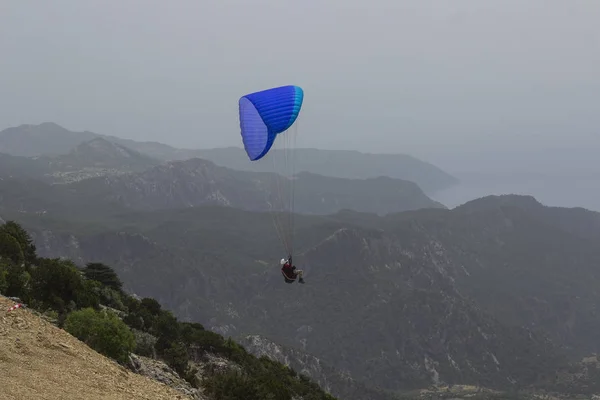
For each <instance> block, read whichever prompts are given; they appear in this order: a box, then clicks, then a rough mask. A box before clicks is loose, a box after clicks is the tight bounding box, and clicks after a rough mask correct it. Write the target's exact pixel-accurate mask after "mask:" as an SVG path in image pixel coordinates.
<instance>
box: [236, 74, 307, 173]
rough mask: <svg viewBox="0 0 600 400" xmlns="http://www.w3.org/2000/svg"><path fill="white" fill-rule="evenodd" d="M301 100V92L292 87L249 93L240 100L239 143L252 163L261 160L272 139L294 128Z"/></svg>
mask: <svg viewBox="0 0 600 400" xmlns="http://www.w3.org/2000/svg"><path fill="white" fill-rule="evenodd" d="M303 100H304V91H303V90H302V88H300V87H299V86H293V85H289V86H281V87H276V88H273V89H267V90H263V91H260V92H255V93H250V94H247V95H245V96H242V97H241V98H240V100H239V111H240V129H241V134H242V142H243V143H244V149H245V150H246V153H247V154H248V157H249V158H250V160H251V161H256V160H260V159H261V158H262V157H264V156H265V154H267V153H268V152H269V150H270V149H271V146H273V142H274V140H275V137H276V136H277V135H278V134H280V133H281V132H284V131H286V130H287V129H288V128H289V127H291V126H292V125H293V124H294V122H295V121H296V118H298V114H300V109H301V108H302V101H303Z"/></svg>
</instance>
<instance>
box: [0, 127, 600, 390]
mask: <svg viewBox="0 0 600 400" xmlns="http://www.w3.org/2000/svg"><path fill="white" fill-rule="evenodd" d="M15 129H16V130H15ZM38 141H39V142H38ZM24 143H26V144H24ZM50 143H52V145H50ZM36 146H37V147H36ZM44 148H46V149H50V150H52V152H53V153H54V154H45V153H44ZM0 151H1V152H2V153H4V154H2V155H0V167H1V168H0V178H1V180H0V217H2V219H3V220H5V221H6V220H11V219H14V220H17V221H18V222H19V223H22V224H23V226H24V227H26V229H27V230H28V231H29V232H31V234H32V236H33V237H34V239H35V244H36V246H37V248H38V252H39V253H40V254H41V255H43V256H46V257H68V258H70V259H72V260H74V261H75V262H77V263H80V264H82V263H86V262H91V261H94V262H103V263H106V264H108V265H111V266H114V268H115V269H116V271H117V272H118V274H119V277H120V278H121V279H122V280H123V282H124V285H125V287H126V289H127V290H128V291H131V292H133V293H136V294H137V295H140V296H150V297H153V298H156V299H157V300H158V301H159V302H160V303H162V304H164V305H165V306H166V307H168V308H169V309H170V310H173V312H174V313H175V314H176V315H177V316H178V317H179V318H182V319H184V320H188V321H197V322H200V323H202V324H203V325H204V326H206V327H207V328H210V329H211V330H214V331H215V332H218V333H220V334H223V335H225V336H232V337H234V338H238V339H239V340H241V341H242V343H244V344H245V345H247V346H248V348H250V349H252V351H253V352H255V353H256V354H262V355H268V356H269V357H273V358H274V359H277V360H279V361H283V362H285V363H288V364H290V365H294V366H295V367H294V368H297V369H300V370H303V371H305V372H306V373H307V374H308V375H309V376H311V377H312V378H313V379H315V380H316V381H318V382H319V383H320V384H321V385H322V387H324V388H326V390H328V391H330V392H331V393H333V394H334V395H337V396H340V398H348V399H349V398H360V399H362V398H364V399H380V400H391V399H394V398H395V396H397V395H398V394H405V395H406V394H408V393H415V392H412V391H415V390H420V389H425V388H429V389H431V388H448V387H449V386H452V385H460V384H465V385H472V386H474V387H480V388H486V389H489V390H497V391H501V392H508V393H513V394H514V393H517V392H519V393H521V395H523V396H527V395H528V394H531V393H533V392H540V391H542V390H545V391H554V392H560V393H562V396H563V397H561V398H566V397H564V396H566V395H568V394H569V393H570V394H574V393H578V394H580V395H581V394H583V395H588V396H589V395H591V394H592V393H596V392H597V391H598V387H599V384H598V382H600V381H597V380H596V378H595V375H594V373H593V371H594V370H592V369H590V368H589V365H588V364H585V363H582V360H583V359H584V358H585V359H586V360H589V357H593V354H595V353H596V352H597V351H598V348H597V340H596V337H597V335H596V332H598V331H599V330H600V325H599V323H598V320H597V318H596V316H597V309H598V306H599V305H600V296H599V294H598V291H597V287H598V286H599V285H600V274H599V273H598V265H600V250H599V249H598V247H597V242H598V239H599V238H600V214H598V213H596V212H593V211H589V210H586V209H582V208H560V207H548V206H545V205H543V204H541V203H540V202H538V201H537V200H536V199H535V198H534V197H531V196H516V195H502V196H485V197H482V198H479V199H477V200H473V201H470V202H467V203H465V204H462V205H460V206H458V207H451V208H450V209H448V208H447V207H445V206H444V205H443V204H440V203H438V202H436V201H434V200H432V198H431V197H429V195H428V191H433V192H435V191H439V190H443V189H442V188H444V187H449V186H448V185H452V184H456V182H457V181H456V180H455V178H453V177H451V176H450V175H448V174H446V173H445V172H443V171H441V170H439V169H437V168H436V167H434V166H431V165H430V164H426V163H421V162H420V161H418V160H415V159H413V158H405V157H404V156H394V157H392V156H382V157H381V159H378V157H379V156H378V155H368V156H367V155H361V154H358V153H352V152H330V153H328V152H327V151H316V152H314V153H311V152H312V150H302V149H300V150H298V152H299V153H300V152H301V151H306V153H304V156H303V157H304V158H308V155H310V154H314V158H313V160H317V161H318V160H321V161H318V162H317V161H315V162H314V163H310V162H306V164H304V165H305V167H304V168H305V169H308V167H307V166H309V165H311V166H312V167H313V168H314V169H315V171H319V172H321V173H318V172H315V171H310V170H305V171H304V172H301V173H299V174H298V178H297V181H296V191H297V199H296V202H297V204H296V208H295V210H296V212H297V214H296V216H295V220H296V222H295V227H296V229H295V241H296V246H295V247H296V249H297V250H296V254H295V262H296V264H297V265H298V266H299V267H301V268H302V269H303V270H304V271H305V273H306V275H305V277H306V281H307V283H306V285H295V284H293V285H285V284H284V283H283V281H282V278H281V274H280V272H279V266H278V265H277V260H279V259H280V258H281V257H282V256H284V255H283V254H281V253H282V251H281V246H280V244H279V239H278V237H277V233H276V232H275V230H274V228H273V219H272V215H271V214H272V213H271V212H270V210H269V208H268V207H267V204H268V203H267V202H266V201H265V193H269V190H270V189H269V185H270V184H272V183H273V182H276V181H277V179H282V178H277V177H275V176H274V175H273V174H272V173H271V172H269V171H267V170H260V169H257V170H253V169H252V168H250V167H248V168H244V166H243V165H242V163H241V161H239V163H240V164H237V165H234V164H235V162H238V161H237V160H238V156H236V154H237V153H238V150H236V149H220V150H207V151H204V150H201V151H198V152H203V151H204V152H205V153H204V155H205V157H201V153H198V152H196V151H192V150H178V149H173V148H170V147H168V146H165V145H161V144H157V143H137V142H131V141H124V140H121V139H117V138H111V137H105V136H100V135H96V134H92V133H89V132H88V133H85V132H84V133H81V134H80V133H73V132H69V131H66V130H64V129H62V128H60V127H58V126H57V125H54V124H42V125H39V126H25V127H19V128H14V129H12V130H10V131H9V132H8V133H7V132H6V131H3V132H2V133H0ZM210 158H212V159H210ZM301 158H302V157H299V159H301ZM228 160H229V161H228ZM360 160H363V161H360ZM372 160H379V161H377V162H375V161H373V162H372ZM360 163H364V165H366V166H367V167H365V168H363V167H362V166H361V165H363V164H360ZM221 164H223V165H221ZM224 164H228V166H224ZM352 165H354V166H357V165H359V166H361V167H360V168H356V169H352V168H351V167H350V166H352ZM369 165H370V166H371V167H372V169H371V170H370V171H368V166H369ZM400 166H402V167H400ZM234 167H237V169H236V168H234ZM363 169H364V170H365V171H363ZM359 171H362V173H363V175H362V176H356V175H358V172H359ZM391 171H393V173H392V172H391ZM328 173H329V174H328ZM344 174H346V176H342V175H344ZM334 175H340V176H334ZM409 177H412V179H414V180H411V179H409ZM274 178H275V179H274ZM269 182H270V183H269ZM421 186H424V187H428V188H429V189H427V190H426V189H423V188H422V187H421ZM267 198H268V196H267ZM586 357H587V358H586ZM444 390H446V389H444ZM448 390H450V389H448ZM449 393H450V392H449ZM486 393H487V392H486ZM473 394H474V393H470V395H473ZM455 395H456V396H458V394H456V393H455ZM353 396H355V397H353ZM419 396H420V395H419ZM461 396H462V395H461ZM457 398H459V397H457ZM482 398H485V397H482ZM523 398H525V397H523Z"/></svg>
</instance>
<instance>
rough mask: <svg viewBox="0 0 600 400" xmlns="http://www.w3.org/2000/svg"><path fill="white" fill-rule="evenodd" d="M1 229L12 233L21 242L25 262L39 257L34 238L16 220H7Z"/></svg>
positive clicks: (33, 260)
mask: <svg viewBox="0 0 600 400" xmlns="http://www.w3.org/2000/svg"><path fill="white" fill-rule="evenodd" d="M0 231H2V232H4V233H7V234H9V235H11V236H12V237H13V238H15V240H16V241H17V243H18V244H19V246H20V248H21V251H22V252H23V257H24V259H25V262H27V263H30V264H31V263H34V262H35V260H36V259H37V254H36V248H35V245H34V244H33V239H32V238H31V236H29V233H27V231H26V230H25V229H23V228H22V227H21V225H19V224H17V223H16V222H15V221H7V222H6V223H5V224H4V225H2V226H1V227H0Z"/></svg>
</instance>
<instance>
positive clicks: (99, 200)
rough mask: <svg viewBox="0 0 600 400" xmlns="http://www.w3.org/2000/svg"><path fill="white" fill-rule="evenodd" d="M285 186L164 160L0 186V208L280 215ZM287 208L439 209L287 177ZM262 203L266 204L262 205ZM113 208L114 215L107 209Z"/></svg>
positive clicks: (340, 184)
mask: <svg viewBox="0 0 600 400" xmlns="http://www.w3.org/2000/svg"><path fill="white" fill-rule="evenodd" d="M278 180H279V182H280V184H281V185H280V186H281V187H285V185H289V183H288V182H285V179H284V178H283V177H277V176H275V175H274V174H268V173H252V172H244V171H236V170H232V169H229V168H225V167H219V166H217V165H215V164H214V163H212V162H210V161H207V160H202V159H190V160H186V161H176V162H169V163H166V164H160V165H156V166H154V167H151V168H149V169H146V170H143V171H142V172H139V173H133V172H122V173H118V174H108V175H104V176H100V177H95V178H88V179H83V180H78V181H75V182H72V183H71V184H67V185H49V184H47V183H44V182H42V181H35V180H34V179H33V178H32V179H30V180H29V181H27V183H25V181H24V180H19V179H16V178H14V179H12V180H4V181H0V188H4V189H3V192H4V194H3V196H2V197H4V198H5V200H3V201H0V210H2V209H5V210H11V209H12V210H15V209H18V210H20V211H21V212H26V213H34V214H35V213H44V214H45V213H48V214H50V215H53V214H56V215H62V216H65V214H73V213H74V212H75V211H76V210H77V209H80V210H81V211H82V213H83V214H85V212H86V210H87V212H88V214H90V215H94V214H100V213H111V212H115V211H118V210H138V211H139V210H158V209H162V208H182V207H183V208H185V207H196V206H200V205H210V204H217V205H224V206H228V207H236V208H240V209H245V210H254V211H284V210H285V209H287V208H286V207H288V201H287V200H286V193H287V192H285V191H283V192H282V193H279V191H278V190H277V189H278ZM295 191H296V193H297V196H296V200H295V211H296V212H298V213H314V214H328V213H331V212H336V211H339V210H340V209H343V208H351V209H356V210H359V211H367V212H376V213H380V214H385V213H389V212H398V211H403V210H407V209H413V208H428V207H434V208H437V207H444V206H443V205H441V204H439V203H437V202H435V201H433V200H431V199H430V198H428V197H427V196H426V195H425V194H424V193H423V192H422V191H421V190H420V189H419V187H418V186H417V185H416V184H414V183H412V182H405V181H400V180H393V179H389V178H378V179H367V180H347V179H340V178H330V177H320V176H317V175H312V174H307V173H303V174H299V175H298V177H297V178H296V180H295ZM374 198H375V199H374ZM269 203H271V204H273V206H270V205H269ZM111 207H114V210H112V209H111Z"/></svg>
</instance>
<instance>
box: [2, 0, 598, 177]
mask: <svg viewBox="0 0 600 400" xmlns="http://www.w3.org/2000/svg"><path fill="white" fill-rule="evenodd" d="M599 21H600V1H598V0H437V1H432V0H410V1H408V0H406V1H403V0H369V1H365V0H301V1H298V0H296V1H292V0H174V1H164V0H161V1H158V0H137V1H133V0H85V1H83V0H70V1H68V0H52V1H30V0H4V1H0V129H3V128H6V127H9V126H15V125H19V124H22V123H40V122H44V121H53V122H56V123H58V124H60V125H63V126H64V127H66V128H68V129H71V130H91V131H95V132H98V133H105V134H112V135H116V136H121V137H126V138H132V139H146V140H156V141H160V142H164V143H168V144H171V145H175V146H181V147H216V146H227V145H240V144H241V141H240V137H239V125H238V115H237V112H238V111H237V101H238V98H239V97H240V96H241V95H243V94H246V93H248V92H252V91H256V90H261V89H266V88H269V87H273V86H278V85H285V84H297V85H300V86H302V87H303V88H304V90H305V104H304V108H303V111H302V114H301V118H300V127H299V137H298V146H303V147H307V146H309V147H318V148H342V149H357V150H363V151H369V152H402V153H409V154H412V155H415V156H417V157H422V158H425V159H426V160H428V161H431V162H433V163H436V164H438V165H440V166H442V167H446V168H449V169H451V170H461V169H479V168H481V165H479V164H481V163H484V164H485V162H489V163H491V164H493V163H495V165H502V164H503V163H504V164H506V161H507V160H508V161H511V163H512V161H514V163H518V162H517V161H516V160H517V159H519V157H521V159H520V160H521V161H519V162H521V163H522V162H523V161H522V159H526V158H527V157H529V155H528V154H533V153H536V152H537V155H535V156H536V157H538V158H536V160H538V161H539V160H541V161H540V162H541V163H542V164H544V163H545V164H544V165H557V163H560V162H561V160H557V159H556V157H558V155H557V154H560V153H558V152H557V149H560V148H561V147H565V148H568V151H569V153H568V154H569V160H570V162H578V163H579V164H578V166H579V167H581V168H584V167H585V166H586V165H588V163H591V162H594V160H595V159H597V157H598V156H597V155H596V152H597V151H598V150H599V149H600V128H599V127H600V124H599V123H600V23H599ZM517 149H520V150H519V152H517V151H516V150H517ZM523 154H524V155H523ZM513 158H514V160H512V159H513ZM563 161H564V160H563ZM542 164H540V165H542ZM596 164H600V162H596ZM597 169H600V166H598V168H597Z"/></svg>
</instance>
